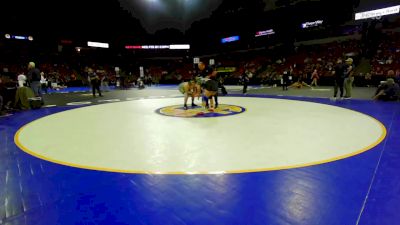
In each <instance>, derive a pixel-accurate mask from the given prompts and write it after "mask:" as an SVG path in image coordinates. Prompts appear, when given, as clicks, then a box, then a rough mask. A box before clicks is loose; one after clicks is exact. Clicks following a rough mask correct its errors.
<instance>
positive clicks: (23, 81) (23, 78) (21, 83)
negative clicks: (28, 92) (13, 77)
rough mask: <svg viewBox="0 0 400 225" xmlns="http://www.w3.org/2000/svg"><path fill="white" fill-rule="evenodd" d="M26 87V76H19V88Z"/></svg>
mask: <svg viewBox="0 0 400 225" xmlns="http://www.w3.org/2000/svg"><path fill="white" fill-rule="evenodd" d="M24 86H26V76H25V75H24V74H20V75H18V87H24Z"/></svg>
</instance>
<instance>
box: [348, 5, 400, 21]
mask: <svg viewBox="0 0 400 225" xmlns="http://www.w3.org/2000/svg"><path fill="white" fill-rule="evenodd" d="M399 12H400V5H397V6H392V7H387V8H382V9H376V10H371V11H365V12H359V13H356V15H355V20H362V19H368V18H375V17H381V16H387V15H392V14H397V13H399Z"/></svg>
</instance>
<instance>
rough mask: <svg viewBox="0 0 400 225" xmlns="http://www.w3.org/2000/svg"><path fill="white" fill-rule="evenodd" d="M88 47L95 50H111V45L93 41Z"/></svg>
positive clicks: (89, 42)
mask: <svg viewBox="0 0 400 225" xmlns="http://www.w3.org/2000/svg"><path fill="white" fill-rule="evenodd" d="M87 45H88V46H89V47H95V48H109V47H110V45H109V44H108V43H101V42H93V41H88V43H87Z"/></svg>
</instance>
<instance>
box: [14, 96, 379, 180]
mask: <svg viewBox="0 0 400 225" xmlns="http://www.w3.org/2000/svg"><path fill="white" fill-rule="evenodd" d="M182 101H183V100H182V99H179V98H173V99H165V98H164V99H143V100H136V101H128V102H118V103H112V104H103V105H96V106H90V107H83V108H78V109H73V110H68V111H64V112H60V113H56V114H52V115H49V116H46V117H43V118H41V119H38V120H35V121H33V122H31V123H29V124H27V125H25V126H24V127H22V128H21V129H20V130H19V131H18V132H17V133H16V135H15V143H16V144H17V145H18V146H19V147H20V148H21V149H22V150H23V151H25V152H27V153H28V154H31V155H33V156H36V157H38V158H41V159H44V160H47V161H50V162H54V163H58V164H62V165H67V166H72V167H78V168H84V169H91V170H101V171H110V172H123V173H150V174H220V173H245V172H258V171H270V170H281V169H289V168H298V167H304V166H311V165H318V164H322V163H327V162H332V161H336V160H340V159H344V158H347V157H351V156H354V155H357V154H360V153H362V152H365V151H367V150H369V149H371V148H373V147H375V146H376V145H378V144H379V143H380V142H381V141H382V140H383V139H384V138H385V136H386V129H385V127H384V126H383V124H382V123H380V122H379V121H377V120H376V119H374V118H372V117H370V116H368V115H365V114H362V113H359V112H356V111H352V110H348V109H344V108H340V107H335V106H331V105H325V104H318V103H312V102H304V101H293V100H283V99H267V98H235V97H229V98H220V102H222V103H224V104H232V105H240V106H243V107H244V108H246V110H247V111H246V113H242V114H238V115H236V116H228V117H215V118H205V119H200V120H197V119H190V118H178V117H167V116H163V115H159V114H157V113H155V110H156V109H159V108H162V107H166V106H169V105H177V104H182Z"/></svg>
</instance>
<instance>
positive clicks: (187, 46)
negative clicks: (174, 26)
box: [169, 44, 190, 49]
mask: <svg viewBox="0 0 400 225" xmlns="http://www.w3.org/2000/svg"><path fill="white" fill-rule="evenodd" d="M169 49H190V45H186V44H185V45H170V46H169Z"/></svg>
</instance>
